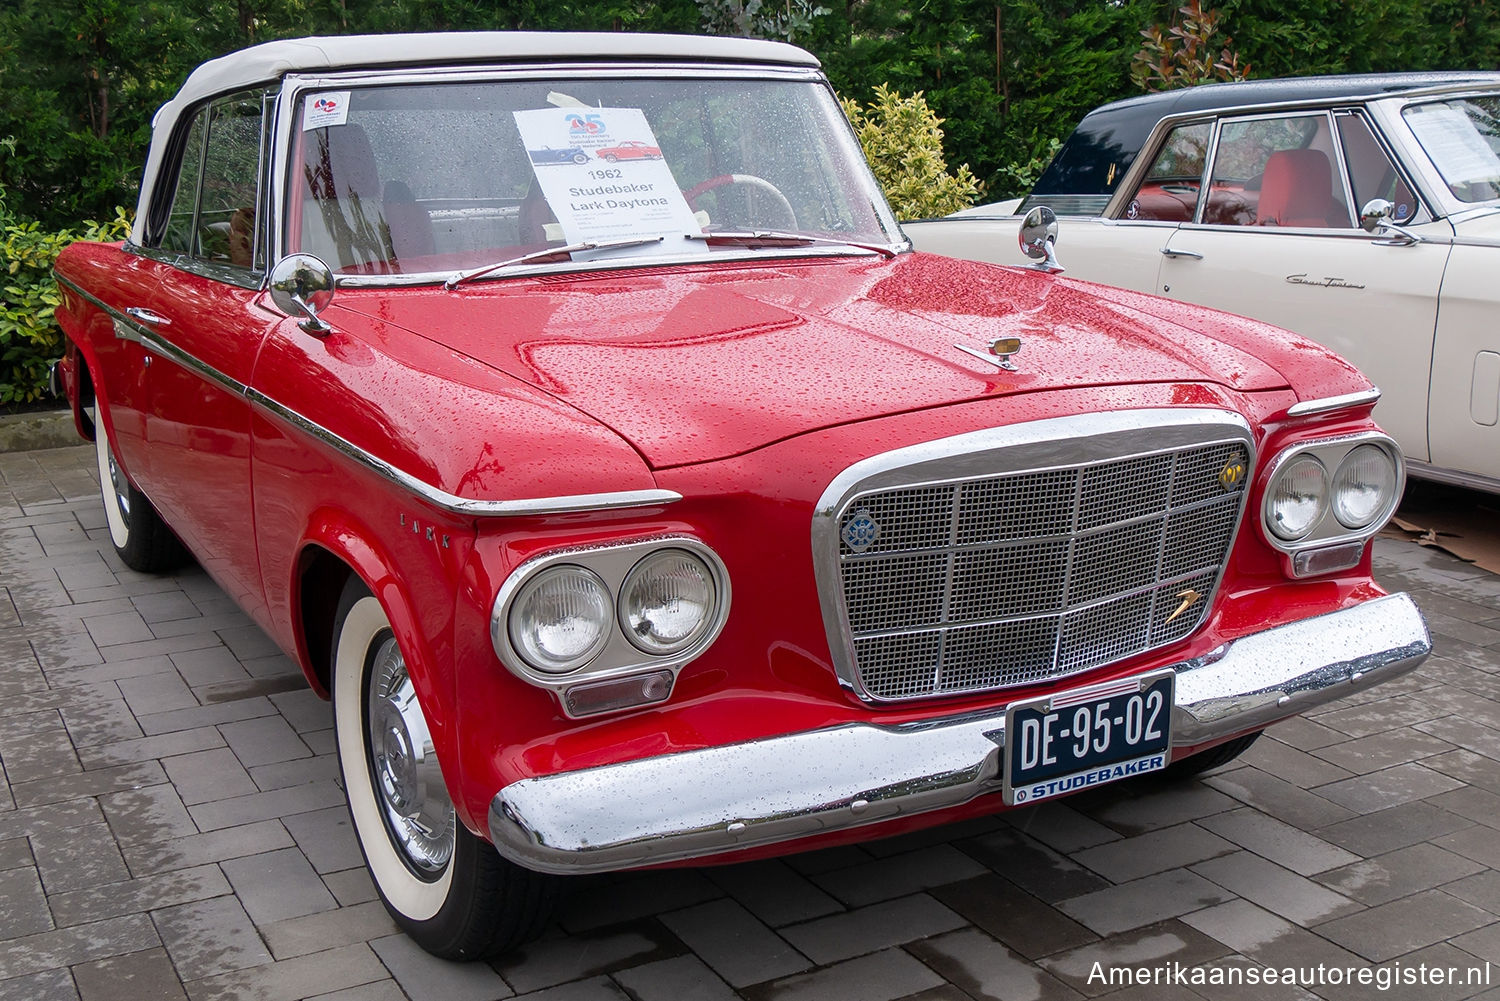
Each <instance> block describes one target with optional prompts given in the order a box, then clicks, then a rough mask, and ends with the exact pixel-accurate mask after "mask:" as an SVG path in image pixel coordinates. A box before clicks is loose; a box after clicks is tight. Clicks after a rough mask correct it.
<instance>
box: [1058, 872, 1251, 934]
mask: <svg viewBox="0 0 1500 1001" xmlns="http://www.w3.org/2000/svg"><path fill="white" fill-rule="evenodd" d="M1229 897H1230V894H1228V893H1226V892H1225V891H1224V890H1223V889H1222V888H1220V887H1218V886H1215V885H1214V884H1213V883H1211V882H1209V881H1208V880H1206V879H1204V878H1203V877H1202V876H1198V875H1195V874H1194V873H1192V872H1188V871H1185V870H1173V871H1171V872H1162V873H1157V874H1155V875H1152V876H1146V877H1144V878H1142V879H1137V880H1133V881H1131V882H1129V883H1123V884H1121V885H1119V886H1111V887H1109V888H1108V889H1105V890H1096V891H1095V892H1093V893H1089V894H1085V895H1083V896H1081V897H1074V898H1073V899H1071V900H1064V901H1063V902H1062V903H1060V904H1058V905H1057V906H1058V909H1059V910H1061V911H1062V912H1063V913H1064V914H1066V915H1068V916H1069V917H1071V918H1073V919H1074V920H1075V921H1077V922H1078V923H1080V924H1082V925H1085V926H1086V927H1088V928H1089V929H1090V930H1091V931H1093V932H1095V933H1096V934H1099V935H1112V934H1115V933H1116V932H1122V931H1129V930H1130V929H1132V928H1139V927H1141V926H1142V925H1148V924H1154V923H1156V922H1159V921H1161V920H1163V919H1165V918H1175V917H1178V916H1180V915H1182V914H1186V913H1187V912H1189V911H1195V910H1198V909H1199V908H1201V907H1208V906H1209V905H1211V904H1218V903H1222V902H1224V901H1225V900H1228V899H1229Z"/></svg>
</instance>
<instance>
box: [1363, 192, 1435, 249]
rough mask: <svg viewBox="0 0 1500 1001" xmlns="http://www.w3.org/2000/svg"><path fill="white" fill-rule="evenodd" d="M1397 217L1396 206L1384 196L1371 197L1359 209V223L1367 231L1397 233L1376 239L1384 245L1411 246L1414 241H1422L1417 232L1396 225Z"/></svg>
mask: <svg viewBox="0 0 1500 1001" xmlns="http://www.w3.org/2000/svg"><path fill="white" fill-rule="evenodd" d="M1395 217H1396V206H1394V205H1392V204H1391V203H1390V202H1389V201H1387V200H1386V199H1384V198H1371V199H1370V200H1369V201H1367V202H1365V207H1364V208H1362V209H1360V210H1359V225H1360V228H1361V229H1363V230H1364V231H1365V232H1366V233H1379V234H1382V235H1385V234H1390V233H1394V234H1396V235H1395V236H1389V235H1387V236H1386V237H1385V239H1383V240H1376V241H1375V243H1376V244H1377V245H1379V246H1382V247H1410V246H1411V245H1412V244H1414V243H1421V242H1422V238H1421V237H1420V236H1418V235H1417V234H1415V233H1413V232H1411V231H1410V230H1407V229H1403V228H1402V227H1400V226H1398V225H1396V222H1395Z"/></svg>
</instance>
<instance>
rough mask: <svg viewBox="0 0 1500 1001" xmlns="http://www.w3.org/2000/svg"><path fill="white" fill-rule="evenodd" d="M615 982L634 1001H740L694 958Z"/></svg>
mask: <svg viewBox="0 0 1500 1001" xmlns="http://www.w3.org/2000/svg"><path fill="white" fill-rule="evenodd" d="M614 978H615V980H616V981H618V982H619V984H620V986H622V987H624V988H625V990H626V991H627V992H629V994H630V996H631V997H632V998H635V999H637V1001H687V999H689V998H691V999H692V1001H735V999H736V998H738V997H739V995H738V994H736V993H735V992H734V991H732V990H730V989H729V986H728V985H727V984H725V983H724V981H722V980H720V979H719V978H718V977H717V976H715V975H714V972H713V971H712V970H710V969H709V968H708V967H707V966H705V965H704V964H703V961H702V960H700V959H698V958H697V957H695V956H677V957H675V958H673V959H662V960H658V961H657V962H655V963H645V964H643V965H641V966H633V967H631V968H630V969H628V970H621V971H620V972H618V973H616V974H615V975H614ZM413 1001H416V999H415V998H413ZM434 1001H446V999H441V998H438V999H434Z"/></svg>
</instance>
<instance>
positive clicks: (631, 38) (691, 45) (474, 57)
mask: <svg viewBox="0 0 1500 1001" xmlns="http://www.w3.org/2000/svg"><path fill="white" fill-rule="evenodd" d="M614 61H634V62H653V61H663V62H679V63H680V62H703V63H758V64H762V65H764V64H767V63H769V64H773V65H781V66H797V67H805V68H817V67H818V66H819V65H820V63H819V62H818V59H817V57H816V56H814V55H812V54H811V53H810V52H807V51H805V50H803V49H799V48H797V47H796V46H795V45H787V44H785V43H783V42H766V41H761V40H759V39H749V38H722V37H718V36H713V35H656V34H646V33H636V32H554V31H454V32H418V33H412V34H405V35H400V34H397V35H325V36H314V37H309V38H288V39H283V40H281V41H276V42H265V43H263V44H261V45H253V46H251V47H250V48H248V49H241V50H239V51H238V52H231V53H230V54H229V55H227V56H220V57H219V58H218V59H210V60H209V61H208V62H206V63H203V64H202V65H201V66H199V67H198V68H197V69H195V70H193V72H192V73H191V74H189V75H188V78H187V80H186V81H184V83H183V85H182V89H181V90H179V91H178V92H177V96H176V97H174V98H172V100H170V101H168V102H167V103H166V104H164V105H162V106H161V108H160V109H159V110H158V111H157V112H156V115H155V117H154V118H153V119H152V135H151V152H150V153H149V154H148V155H147V157H146V169H145V172H144V173H143V175H142V177H141V194H140V201H139V203H138V205H137V207H136V224H135V225H136V228H135V231H134V232H133V233H132V234H131V238H132V239H134V240H140V239H141V238H142V226H143V225H144V220H145V215H146V208H147V202H148V200H149V198H150V195H151V191H152V189H153V188H154V187H155V186H156V177H157V173H158V172H159V171H160V169H161V162H162V158H163V155H164V153H165V150H166V144H167V139H168V138H169V136H170V135H171V132H172V129H173V127H174V126H175V124H176V122H177V120H178V118H180V117H181V116H182V114H183V113H184V112H185V111H187V109H189V108H190V107H192V106H193V105H194V104H197V103H198V102H200V101H203V100H205V99H207V98H210V97H216V96H218V95H220V94H230V93H233V92H235V91H237V90H245V89H247V88H250V87H255V86H257V85H260V84H267V83H272V82H273V81H276V80H279V79H280V78H281V77H283V76H285V75H286V74H288V73H319V72H323V71H331V72H336V71H341V70H358V69H379V68H383V67H402V66H453V65H463V64H474V65H485V64H501V63H515V62H527V63H558V64H563V63H576V62H614Z"/></svg>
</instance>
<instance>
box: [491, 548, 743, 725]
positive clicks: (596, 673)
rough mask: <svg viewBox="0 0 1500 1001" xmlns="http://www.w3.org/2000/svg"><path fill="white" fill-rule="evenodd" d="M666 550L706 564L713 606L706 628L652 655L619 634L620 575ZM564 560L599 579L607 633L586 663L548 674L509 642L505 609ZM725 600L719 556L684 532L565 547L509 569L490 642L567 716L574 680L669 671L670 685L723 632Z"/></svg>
mask: <svg viewBox="0 0 1500 1001" xmlns="http://www.w3.org/2000/svg"><path fill="white" fill-rule="evenodd" d="M669 549H681V550H685V551H686V552H689V553H692V554H693V555H694V556H697V557H698V558H699V559H701V560H703V562H704V563H706V564H707V565H708V568H709V572H710V573H711V574H712V575H713V578H714V588H715V590H716V592H717V594H716V599H717V605H716V607H715V609H714V612H713V615H712V617H711V619H710V621H709V626H708V628H707V629H706V630H705V631H704V633H703V635H702V636H700V637H699V638H698V639H697V640H696V641H695V642H694V643H693V644H692V645H691V646H688V647H686V648H685V649H683V650H680V651H678V652H677V653H672V654H665V655H656V654H650V653H647V652H645V651H643V650H641V649H640V648H639V647H637V646H635V645H634V644H633V643H631V642H630V640H629V638H627V637H626V636H625V633H624V630H623V627H622V626H621V625H620V614H619V609H620V599H621V593H620V592H621V588H622V585H623V584H624V582H625V580H626V579H627V578H628V577H629V576H630V574H631V573H632V572H633V571H634V569H635V568H636V567H637V566H638V565H640V563H641V561H642V560H644V559H646V558H647V557H648V556H650V555H652V554H653V553H658V552H661V551H663V550H669ZM565 564H572V565H575V566H580V567H583V568H585V569H586V570H589V571H591V572H592V573H594V574H596V575H597V576H598V577H599V578H600V579H601V580H602V581H603V582H604V585H605V590H606V591H608V592H609V598H610V604H611V608H610V621H609V628H610V636H609V639H608V640H607V641H606V642H605V645H604V647H603V648H602V649H601V650H600V651H599V652H598V653H597V654H595V655H594V656H593V657H592V658H590V659H589V661H588V662H587V663H584V664H581V665H579V666H578V667H575V668H571V669H570V670H568V671H565V672H560V673H557V674H549V673H548V672H546V671H542V670H539V669H537V668H534V667H532V666H531V665H530V664H528V663H527V662H526V660H525V658H523V657H522V656H521V655H520V653H519V652H517V651H516V649H515V647H514V645H513V644H512V643H511V641H510V613H511V607H512V605H513V604H514V603H515V599H516V596H517V595H518V594H519V593H520V591H521V589H522V588H523V587H524V586H525V585H526V583H527V582H528V581H530V580H532V579H533V578H535V577H536V575H537V574H539V573H541V572H542V571H544V570H546V569H548V568H549V567H554V566H560V565H565ZM730 600H731V588H730V583H729V570H728V568H727V567H725V565H724V561H723V560H722V559H720V557H719V554H718V553H716V552H714V551H713V549H711V548H710V547H709V546H708V545H707V544H706V543H704V542H702V541H701V540H699V539H696V538H693V537H692V536H690V535H659V536H652V537H648V538H635V539H628V540H625V541H623V542H609V543H601V544H599V545H591V546H570V547H567V548H563V549H554V550H551V551H549V552H545V553H540V554H538V555H536V556H533V557H531V558H530V559H527V560H526V561H525V562H523V563H521V564H520V565H519V566H518V567H516V568H515V569H514V570H512V571H511V572H510V574H509V576H507V577H506V578H505V580H504V582H502V583H501V585H500V589H499V590H498V591H497V592H496V593H495V600H494V602H493V603H491V605H490V642H491V645H492V646H493V647H494V649H495V654H496V656H498V657H499V658H500V663H502V664H503V665H505V669H506V670H507V671H509V672H510V673H511V674H514V675H515V676H516V677H518V678H520V679H521V680H522V681H524V682H526V683H527V684H530V685H535V686H536V687H538V688H545V689H548V690H549V691H551V692H553V693H554V694H556V695H557V697H558V702H559V704H560V705H561V706H562V709H563V712H564V713H565V714H567V715H568V716H569V717H570V718H573V714H572V713H571V712H570V711H569V709H568V701H567V699H566V698H565V697H564V693H565V692H566V691H567V689H569V688H572V687H573V686H575V685H580V684H589V683H592V682H598V681H608V680H611V679H615V678H627V677H630V676H632V675H636V674H649V673H652V672H656V671H671V672H672V685H673V687H674V688H675V687H676V684H677V676H678V674H680V673H681V671H682V669H683V668H684V667H686V666H687V665H688V664H689V663H691V662H692V661H693V660H695V659H696V658H697V657H699V656H700V655H702V654H703V652H704V651H705V650H707V649H708V648H709V647H710V646H712V645H713V642H714V641H715V640H716V639H718V638H719V634H720V633H721V632H723V630H724V624H725V623H726V622H728V621H729V606H730ZM670 697H671V696H670V695H668V698H670ZM653 704H655V703H653Z"/></svg>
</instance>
